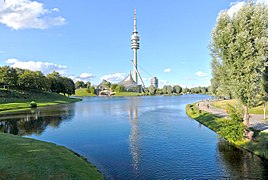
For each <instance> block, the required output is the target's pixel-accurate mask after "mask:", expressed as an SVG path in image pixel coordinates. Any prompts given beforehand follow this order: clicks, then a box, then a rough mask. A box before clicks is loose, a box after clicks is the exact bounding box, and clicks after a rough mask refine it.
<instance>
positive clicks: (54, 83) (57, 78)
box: [47, 71, 64, 93]
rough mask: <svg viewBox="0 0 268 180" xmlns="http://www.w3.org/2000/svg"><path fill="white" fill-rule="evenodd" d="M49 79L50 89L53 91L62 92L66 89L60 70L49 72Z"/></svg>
mask: <svg viewBox="0 0 268 180" xmlns="http://www.w3.org/2000/svg"><path fill="white" fill-rule="evenodd" d="M47 79H48V80H49V81H50V90H51V91H52V92H56V93H61V92H63V91H64V84H63V82H62V77H61V75H60V74H59V73H58V72H56V71H54V72H52V73H50V74H48V75H47Z"/></svg>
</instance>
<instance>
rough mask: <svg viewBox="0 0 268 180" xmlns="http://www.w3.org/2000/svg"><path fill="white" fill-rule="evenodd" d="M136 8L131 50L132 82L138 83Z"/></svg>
mask: <svg viewBox="0 0 268 180" xmlns="http://www.w3.org/2000/svg"><path fill="white" fill-rule="evenodd" d="M136 16H137V15H136V8H135V10H134V30H133V33H132V36H131V49H133V52H134V56H133V65H134V70H133V80H134V81H135V82H136V83H138V72H137V68H138V58H137V55H138V53H137V52H138V49H139V48H140V43H139V41H140V37H139V35H138V31H137V17H136Z"/></svg>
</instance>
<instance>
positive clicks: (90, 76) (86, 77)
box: [69, 73, 96, 82]
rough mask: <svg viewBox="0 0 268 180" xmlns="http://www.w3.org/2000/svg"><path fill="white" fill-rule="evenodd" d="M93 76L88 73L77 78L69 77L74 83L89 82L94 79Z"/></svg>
mask: <svg viewBox="0 0 268 180" xmlns="http://www.w3.org/2000/svg"><path fill="white" fill-rule="evenodd" d="M95 77H96V76H95V75H94V74H90V73H81V74H80V75H79V76H69V78H71V79H72V80H73V81H74V82H76V81H84V82H88V81H89V82H91V79H92V78H95Z"/></svg>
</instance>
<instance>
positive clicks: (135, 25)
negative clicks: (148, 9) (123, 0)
mask: <svg viewBox="0 0 268 180" xmlns="http://www.w3.org/2000/svg"><path fill="white" fill-rule="evenodd" d="M133 32H137V11H136V7H135V9H134V31H133Z"/></svg>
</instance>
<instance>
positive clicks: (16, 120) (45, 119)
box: [0, 106, 74, 136]
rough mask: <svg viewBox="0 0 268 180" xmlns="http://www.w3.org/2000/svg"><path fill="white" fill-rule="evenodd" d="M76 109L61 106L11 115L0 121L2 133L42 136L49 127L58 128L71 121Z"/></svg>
mask: <svg viewBox="0 0 268 180" xmlns="http://www.w3.org/2000/svg"><path fill="white" fill-rule="evenodd" d="M73 115H74V108H72V107H71V106H61V107H59V108H56V109H55V108H53V109H52V108H43V109H32V110H31V111H25V112H24V113H20V114H9V115H7V116H5V117H1V119H0V132H4V133H10V134H14V135H19V136H25V135H31V134H37V135H39V134H41V133H42V132H43V131H44V130H45V129H46V128H47V127H48V126H50V127H53V128H58V127H59V126H60V124H61V123H62V122H63V121H67V120H68V119H71V118H72V117H73Z"/></svg>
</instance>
